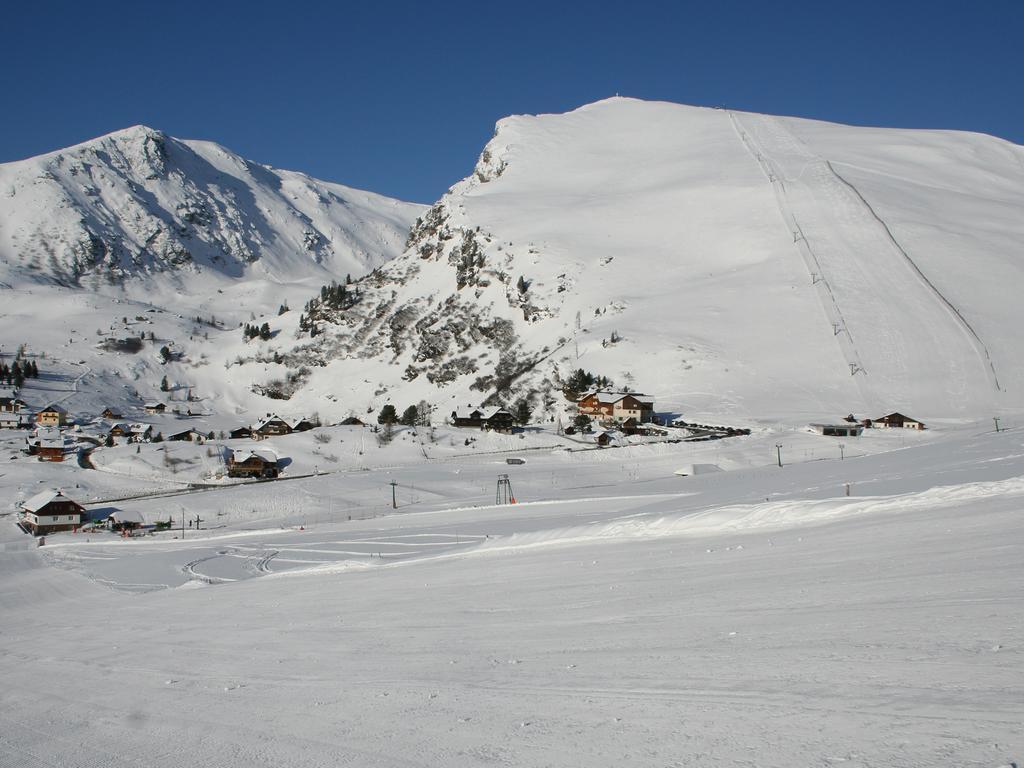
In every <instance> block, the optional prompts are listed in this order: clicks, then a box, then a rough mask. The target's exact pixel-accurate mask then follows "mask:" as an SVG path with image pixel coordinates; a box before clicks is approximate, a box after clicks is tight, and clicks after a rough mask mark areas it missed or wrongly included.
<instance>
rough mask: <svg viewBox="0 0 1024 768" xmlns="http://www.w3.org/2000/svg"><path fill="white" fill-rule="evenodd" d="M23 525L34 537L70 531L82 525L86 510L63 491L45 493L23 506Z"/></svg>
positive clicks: (37, 495) (34, 497) (39, 494)
mask: <svg viewBox="0 0 1024 768" xmlns="http://www.w3.org/2000/svg"><path fill="white" fill-rule="evenodd" d="M21 507H22V509H23V510H24V517H23V518H22V524H23V525H24V526H25V527H26V528H27V529H28V530H29V532H30V533H31V534H32V535H33V536H42V535H44V534H47V533H54V532H55V531H70V530H73V529H75V528H77V527H78V526H80V525H81V524H82V516H83V515H84V514H85V508H84V507H83V506H82V505H81V504H79V503H78V502H76V501H73V500H72V499H69V498H68V497H67V496H65V495H64V494H63V492H61V491H43V492H42V493H37V494H36V495H35V496H33V497H32V498H31V499H29V500H28V501H26V502H25V503H24V504H22V505H21Z"/></svg>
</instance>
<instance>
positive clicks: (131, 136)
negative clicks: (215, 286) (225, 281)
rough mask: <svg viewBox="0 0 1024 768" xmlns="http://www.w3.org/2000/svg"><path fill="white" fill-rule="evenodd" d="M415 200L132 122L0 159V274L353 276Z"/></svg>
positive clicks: (91, 279)
mask: <svg viewBox="0 0 1024 768" xmlns="http://www.w3.org/2000/svg"><path fill="white" fill-rule="evenodd" d="M419 209H420V207H419V206H416V205H412V204H408V203H403V202H400V201H397V200H393V199H389V198H386V197H382V196H380V195H376V194H372V193H369V192H362V191H359V190H355V189H350V188H348V187H343V186H341V185H338V184H329V183H326V182H322V181H318V180H316V179H312V178H310V177H308V176H306V175H304V174H301V173H294V172H291V171H280V170H277V169H274V168H270V167H267V166H264V165H260V164H257V163H253V162H250V161H248V160H245V159H243V158H241V157H238V156H237V155H235V154H233V153H231V152H230V151H228V150H226V149H225V148H224V147H221V146H219V145H217V144H214V143H211V142H205V141H181V140H179V139H175V138H172V137H170V136H167V135H165V134H163V133H161V132H160V131H156V130H153V129H151V128H147V127H145V126H135V127H133V128H128V129H125V130H122V131H118V132H116V133H112V134H110V135H107V136H103V137H100V138H98V139H94V140H92V141H87V142H85V143H84V144H80V145H78V146H75V147H71V148H69V149H65V150H61V151H58V152H52V153H50V154H46V155H42V156H40V157H35V158H30V159H28V160H23V161H20V162H14V163H7V164H4V165H0V280H2V281H4V282H5V283H7V284H14V285H17V284H21V283H23V282H24V281H25V279H26V278H29V279H30V281H32V282H38V281H44V282H46V281H52V282H57V283H59V284H62V285H71V286H74V285H84V286H86V287H98V286H100V285H103V284H109V283H115V284H120V283H122V282H123V281H125V280H126V279H130V278H134V277H140V276H142V277H145V276H150V275H163V276H165V277H166V276H169V275H181V276H189V275H195V274H198V273H205V274H206V275H212V276H217V277H225V278H240V277H246V278H253V277H263V278H268V279H271V280H284V281H295V280H297V279H301V278H303V277H316V278H317V279H320V280H330V279H331V278H332V277H337V276H338V275H341V276H344V275H346V274H353V275H361V274H364V273H365V272H367V271H369V270H370V269H372V268H373V267H375V266H378V265H379V264H381V263H383V262H384V261H385V260H386V259H388V258H390V257H391V256H393V255H394V254H395V253H396V252H397V251H398V249H400V247H401V243H402V242H403V241H404V238H405V234H406V232H407V231H408V225H409V221H410V220H411V219H412V218H414V217H415V215H416V213H417V212H418V210H419Z"/></svg>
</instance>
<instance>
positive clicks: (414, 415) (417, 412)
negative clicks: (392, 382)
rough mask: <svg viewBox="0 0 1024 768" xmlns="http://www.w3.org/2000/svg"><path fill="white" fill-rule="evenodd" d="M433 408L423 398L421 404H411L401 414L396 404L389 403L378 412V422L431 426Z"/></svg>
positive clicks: (406, 425) (409, 425) (408, 425)
mask: <svg viewBox="0 0 1024 768" xmlns="http://www.w3.org/2000/svg"><path fill="white" fill-rule="evenodd" d="M431 410H432V408H431V407H430V405H428V404H427V403H426V402H424V401H422V400H421V401H420V404H419V405H410V406H409V407H408V408H406V409H405V410H404V411H402V415H401V416H399V415H398V410H397V409H396V408H395V406H393V405H391V404H390V403H388V404H387V405H385V406H384V407H383V408H381V409H380V413H379V414H377V423H378V424H401V425H402V426H403V427H417V426H430V413H431Z"/></svg>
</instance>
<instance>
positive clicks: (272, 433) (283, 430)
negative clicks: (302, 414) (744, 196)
mask: <svg viewBox="0 0 1024 768" xmlns="http://www.w3.org/2000/svg"><path fill="white" fill-rule="evenodd" d="M291 431H292V426H291V424H289V423H288V422H287V421H285V420H284V419H282V418H281V417H280V416H278V415H277V414H271V413H268V414H267V416H266V418H265V419H263V420H262V421H260V422H259V423H258V424H257V425H256V426H255V427H253V428H252V436H253V439H255V440H261V439H263V438H265V437H276V436H278V435H287V434H289V433H291Z"/></svg>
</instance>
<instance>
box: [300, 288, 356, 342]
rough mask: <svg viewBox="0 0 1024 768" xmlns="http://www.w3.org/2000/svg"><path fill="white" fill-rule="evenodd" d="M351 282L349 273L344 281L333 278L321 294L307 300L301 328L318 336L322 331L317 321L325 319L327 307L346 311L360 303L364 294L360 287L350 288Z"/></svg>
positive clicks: (321, 290)
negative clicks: (339, 281)
mask: <svg viewBox="0 0 1024 768" xmlns="http://www.w3.org/2000/svg"><path fill="white" fill-rule="evenodd" d="M351 284H352V276H351V275H349V276H347V277H346V278H345V282H344V283H338V282H336V281H333V280H332V281H331V284H330V285H324V286H322V287H321V288H320V295H319V296H317V297H314V298H312V299H310V300H309V301H307V302H306V309H305V312H304V313H303V314H300V315H299V330H300V331H307V332H308V333H309V335H310V336H316V335H317V334H318V333H319V332H320V329H319V328H318V327H317V324H316V321H317V320H322V319H324V310H325V309H330V310H335V311H344V310H346V309H349V308H351V307H353V306H355V305H356V304H358V303H359V301H360V299H362V298H363V294H362V292H360V290H359V289H358V288H350V287H349V286H350V285H351Z"/></svg>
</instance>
